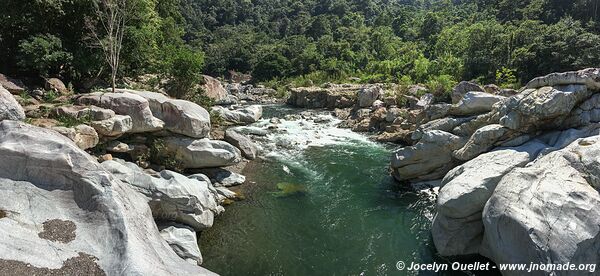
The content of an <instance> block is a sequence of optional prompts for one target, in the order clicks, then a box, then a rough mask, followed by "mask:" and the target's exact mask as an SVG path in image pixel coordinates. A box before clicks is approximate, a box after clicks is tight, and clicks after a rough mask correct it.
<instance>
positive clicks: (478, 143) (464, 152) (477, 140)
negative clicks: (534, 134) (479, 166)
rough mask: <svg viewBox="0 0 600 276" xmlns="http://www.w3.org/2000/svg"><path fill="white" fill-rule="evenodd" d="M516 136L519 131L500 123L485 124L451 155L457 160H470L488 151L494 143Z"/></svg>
mask: <svg viewBox="0 0 600 276" xmlns="http://www.w3.org/2000/svg"><path fill="white" fill-rule="evenodd" d="M517 136H519V133H516V132H514V131H512V130H510V129H508V128H506V127H503V126H502V125H496V124H493V125H487V126H484V127H482V128H480V129H478V130H477V131H475V133H473V135H472V136H471V137H470V138H469V140H468V141H467V143H466V144H465V145H464V146H463V147H462V148H461V149H459V150H456V151H455V152H454V154H453V156H454V157H455V158H456V159H458V160H463V161H466V160H471V159H473V158H475V157H476V156H477V155H479V154H481V153H484V152H487V151H489V150H490V149H491V148H492V147H494V146H495V145H498V144H501V143H502V142H504V141H507V140H510V139H512V138H514V137H517Z"/></svg>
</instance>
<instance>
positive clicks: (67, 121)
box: [55, 113, 92, 127]
mask: <svg viewBox="0 0 600 276" xmlns="http://www.w3.org/2000/svg"><path fill="white" fill-rule="evenodd" d="M55 119H56V120H57V121H58V126H62V127H75V126H78V125H82V124H88V125H89V124H90V123H91V122H92V116H91V114H90V113H86V114H84V115H83V116H80V117H77V118H75V117H72V116H67V115H60V116H56V118H55Z"/></svg>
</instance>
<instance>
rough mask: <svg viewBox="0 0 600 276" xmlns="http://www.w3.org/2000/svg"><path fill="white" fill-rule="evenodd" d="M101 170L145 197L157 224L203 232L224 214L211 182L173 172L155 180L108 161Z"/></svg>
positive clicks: (133, 168)
mask: <svg viewBox="0 0 600 276" xmlns="http://www.w3.org/2000/svg"><path fill="white" fill-rule="evenodd" d="M102 166H104V167H105V168H106V169H107V170H108V171H109V172H111V173H112V174H113V175H114V176H115V177H116V178H118V179H119V180H121V181H123V182H124V183H128V184H129V185H131V186H132V187H133V188H134V189H135V190H136V191H138V192H139V193H141V194H143V195H144V196H146V198H147V200H148V204H149V205H150V209H151V210H152V215H153V216H154V217H155V218H156V219H158V220H163V221H173V222H178V223H183V224H186V225H189V226H191V227H192V228H194V229H196V230H197V231H200V230H202V229H206V228H209V227H211V226H212V224H213V221H214V217H215V216H216V215H218V214H220V213H221V212H222V211H223V208H222V207H221V206H219V204H218V194H217V191H216V190H215V189H214V188H213V187H212V184H211V183H210V182H208V181H200V180H198V179H193V178H188V177H186V176H184V175H181V174H179V173H176V172H172V171H162V172H160V173H159V174H158V177H153V176H150V175H149V174H146V173H145V172H144V171H143V170H142V169H141V168H140V167H138V166H137V165H136V164H133V163H129V162H124V161H118V160H112V161H105V162H103V163H102Z"/></svg>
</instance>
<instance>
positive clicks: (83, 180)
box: [0, 121, 214, 275]
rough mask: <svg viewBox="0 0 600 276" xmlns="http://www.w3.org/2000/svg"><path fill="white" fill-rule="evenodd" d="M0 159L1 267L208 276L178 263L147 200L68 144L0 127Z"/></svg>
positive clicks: (54, 136) (26, 129) (15, 126)
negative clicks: (4, 263)
mask: <svg viewBox="0 0 600 276" xmlns="http://www.w3.org/2000/svg"><path fill="white" fill-rule="evenodd" d="M0 156H2V158H0V209H1V210H3V211H4V212H5V213H6V214H7V216H6V217H4V218H2V219H0V231H1V232H2V233H4V234H3V235H0V260H10V261H12V262H13V263H18V264H21V265H27V266H29V267H31V268H32V269H34V270H35V269H40V270H43V269H58V270H60V269H61V268H63V266H64V265H65V263H66V262H67V260H69V261H70V262H80V261H81V262H84V263H86V264H87V265H86V266H81V267H80V268H79V269H80V270H79V272H80V273H82V274H88V273H89V274H93V273H100V271H102V273H105V274H106V275H214V274H213V273H211V272H209V271H207V270H205V269H203V268H201V267H198V266H195V265H192V264H189V263H187V262H186V261H183V260H182V259H181V258H180V257H179V256H177V255H176V254H175V253H174V252H173V251H172V250H171V248H169V246H168V245H167V244H166V242H164V241H163V239H162V238H161V236H160V234H159V232H158V228H157V227H156V224H155V223H154V221H153V219H152V215H151V212H150V208H149V207H148V206H147V204H146V200H145V199H144V198H143V197H142V196H141V195H139V194H138V193H136V192H135V191H134V190H132V189H131V187H130V186H129V185H126V184H124V183H123V182H121V181H119V180H117V179H115V178H114V177H113V176H112V175H111V174H110V173H109V172H107V171H106V170H104V168H103V167H102V166H101V165H100V164H98V163H97V162H96V160H95V158H93V157H92V156H90V155H88V154H87V153H85V152H84V151H83V150H81V149H79V148H78V147H77V146H76V145H75V144H74V143H73V142H72V141H71V140H69V139H68V138H66V137H64V136H62V135H60V134H58V133H56V132H54V131H52V130H49V129H43V128H38V127H34V126H31V125H26V124H23V123H20V122H15V121H3V122H0ZM44 227H55V228H52V229H57V230H54V231H55V232H56V233H57V235H58V236H55V237H52V236H50V237H51V238H50V239H53V240H54V239H56V240H62V241H63V242H57V241H52V240H48V239H49V238H48V237H47V235H44V234H42V233H45V232H47V231H53V230H52V229H47V228H46V229H44ZM73 227H75V230H74V229H73ZM60 229H62V230H60ZM48 252H52V254H48ZM82 264H83V263H82ZM84 268H87V269H88V270H86V271H83V270H81V269H84Z"/></svg>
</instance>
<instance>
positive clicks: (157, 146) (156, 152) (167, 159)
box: [149, 138, 184, 172]
mask: <svg viewBox="0 0 600 276" xmlns="http://www.w3.org/2000/svg"><path fill="white" fill-rule="evenodd" d="M166 152H167V150H166V145H165V141H164V140H163V139H160V138H154V139H153V140H152V141H151V142H150V153H149V159H150V161H152V162H153V163H155V164H160V165H163V166H165V167H166V168H167V169H170V170H173V171H176V172H183V171H184V167H183V164H182V162H181V161H180V160H179V159H177V156H175V154H172V153H166Z"/></svg>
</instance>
